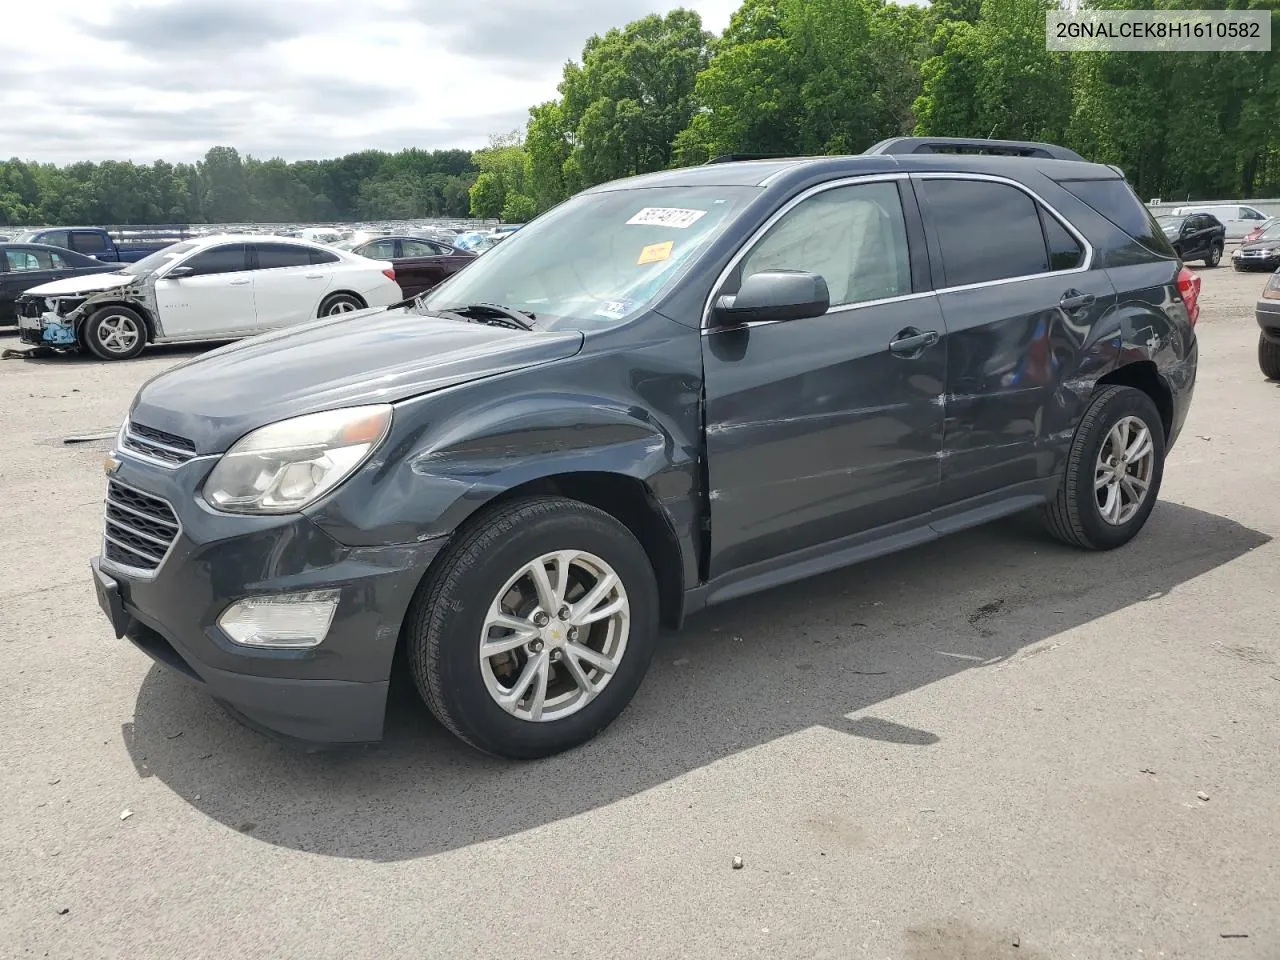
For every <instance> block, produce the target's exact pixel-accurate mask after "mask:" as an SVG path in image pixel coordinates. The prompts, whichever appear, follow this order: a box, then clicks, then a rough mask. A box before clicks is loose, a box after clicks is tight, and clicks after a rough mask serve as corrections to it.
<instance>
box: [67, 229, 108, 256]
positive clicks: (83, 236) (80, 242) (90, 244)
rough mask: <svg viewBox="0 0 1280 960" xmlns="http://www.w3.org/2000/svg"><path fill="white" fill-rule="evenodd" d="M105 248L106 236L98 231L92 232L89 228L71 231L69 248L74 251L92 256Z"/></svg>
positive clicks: (106, 246)
mask: <svg viewBox="0 0 1280 960" xmlns="http://www.w3.org/2000/svg"><path fill="white" fill-rule="evenodd" d="M107 248H108V245H107V238H106V237H104V236H103V235H102V234H100V233H93V232H91V231H89V230H73V231H71V249H72V250H74V251H75V252H76V253H83V254H85V255H87V256H93V255H94V254H95V253H102V251H104V250H106V249H107Z"/></svg>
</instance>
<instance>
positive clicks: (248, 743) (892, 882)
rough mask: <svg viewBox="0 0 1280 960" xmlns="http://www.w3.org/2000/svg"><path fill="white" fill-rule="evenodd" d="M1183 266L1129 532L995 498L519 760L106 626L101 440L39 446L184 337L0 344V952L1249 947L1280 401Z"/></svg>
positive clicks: (1273, 641) (1250, 283) (98, 415)
mask: <svg viewBox="0 0 1280 960" xmlns="http://www.w3.org/2000/svg"><path fill="white" fill-rule="evenodd" d="M1201 276H1202V277H1203V279H1204V292H1203V314H1202V319H1201V321H1200V325H1199V331H1200V343H1201V363H1200V377H1199V385H1198V388H1197V393H1196V397H1195V401H1194V403H1193V407H1192V412H1191V416H1190V419H1189V421H1188V424H1187V427H1186V430H1185V432H1184V434H1183V436H1182V439H1181V440H1180V442H1179V444H1178V446H1177V447H1176V448H1175V450H1174V451H1173V453H1172V455H1171V457H1170V459H1169V463H1168V466H1167V469H1166V474H1165V481H1164V488H1163V491H1162V496H1161V500H1162V502H1161V503H1160V504H1159V505H1158V506H1157V508H1156V510H1155V512H1154V513H1153V515H1152V518H1151V521H1150V523H1149V524H1148V526H1147V528H1146V530H1145V531H1144V532H1143V533H1142V534H1141V535H1140V537H1139V538H1138V539H1137V540H1135V541H1134V542H1133V543H1132V544H1130V545H1129V546H1128V547H1126V548H1124V549H1121V550H1119V551H1116V552H1113V553H1109V554H1086V553H1081V552H1078V551H1075V550H1071V549H1068V548H1066V547H1062V546H1058V545H1057V544H1055V543H1054V542H1051V541H1050V540H1048V539H1046V538H1045V537H1044V536H1043V535H1042V534H1040V533H1039V532H1038V531H1037V530H1036V528H1035V527H1034V526H1032V525H1029V524H1028V523H1026V522H1025V521H1023V520H1021V519H1018V518H1015V519H1013V520H1010V521H1007V522H1003V523H1000V524H997V525H994V526H991V527H988V528H985V529H981V530H975V531H972V532H969V533H965V534H961V535H958V536H955V537H953V538H950V539H948V540H945V541H943V542H941V543H937V544H932V545H929V546H926V547H923V548H919V549H916V550H912V551H910V552H908V553H905V554H900V555H898V556H895V557H892V558H889V559H886V560H882V561H878V562H876V563H873V564H869V565H864V566H861V567H855V568H852V569H849V570H846V571H843V572H839V573H835V574H831V575H828V576H825V577H822V578H820V579H817V580H814V581H810V582H807V583H803V584H800V585H796V586H792V587H788V588H783V589H780V590H777V591H774V592H771V593H768V594H765V595H761V596H756V597H753V598H750V599H748V600H745V601H742V602H738V603H735V604H732V605H730V606H729V607H727V608H723V609H719V610H715V611H712V612H710V613H708V614H705V615H703V616H700V617H698V618H696V619H694V620H693V621H692V622H691V623H690V624H689V625H688V627H687V628H686V629H685V630H684V631H683V632H682V633H680V634H678V635H670V636H667V637H666V638H665V639H664V643H663V647H662V649H661V651H660V654H659V656H658V658H657V660H656V661H655V663H654V668H653V670H652V673H651V674H650V676H649V678H648V680H647V681H646V682H645V685H644V686H643V687H642V688H641V691H640V694H639V695H638V697H637V699H636V701H635V703H634V704H633V705H632V706H631V708H630V709H629V710H628V711H627V712H626V713H625V714H624V715H623V717H622V719H621V720H620V721H619V722H618V723H616V724H615V725H614V726H613V727H611V728H610V729H609V730H608V731H606V732H605V734H604V735H603V736H602V737H600V738H599V739H597V740H596V741H595V742H594V743H592V744H590V745H588V746H587V747H585V748H583V749H580V750H577V751H576V752H573V753H571V754H568V755H564V756H561V757H558V758H555V759H552V760H549V761H544V762H540V763H535V764H524V765H517V764H508V763H503V762H499V761H496V760H491V759H487V758H484V757H481V756H479V755H477V754H474V753H472V752H471V751H470V750H469V749H468V748H466V747H465V746H463V745H461V744H459V743H457V742H455V741H454V740H453V739H452V738H451V737H450V736H449V735H448V734H447V733H445V732H444V731H443V730H442V729H440V728H439V727H438V726H436V725H435V724H434V722H432V721H430V720H428V719H427V718H426V715H425V710H424V709H422V708H420V707H419V706H418V705H417V704H416V703H415V701H414V700H413V699H412V696H402V697H400V698H398V699H397V701H396V703H395V704H393V707H392V710H391V716H390V719H389V723H388V739H387V741H386V742H385V743H384V744H382V745H379V746H377V747H372V748H366V749H359V750H355V751H348V752H343V753H338V754H310V755H308V754H300V753H297V752H293V751H290V750H289V749H287V748H284V747H280V746H277V745H275V744H274V743H272V742H270V741H268V740H265V739H264V738H262V737H261V736H259V735H258V734H256V733H253V732H250V731H249V730H247V729H244V728H243V727H241V726H240V725H239V724H238V723H236V722H235V721H234V720H232V719H231V718H230V717H229V716H228V715H226V714H225V713H224V712H223V711H222V710H221V709H220V708H219V707H217V706H216V705H215V704H213V703H212V702H211V701H209V700H208V699H207V698H206V697H205V696H204V695H203V694H202V693H201V692H200V691H198V690H195V689H193V688H191V687H189V686H188V685H187V684H186V683H185V682H184V681H182V680H181V679H179V678H178V677H175V676H173V675H171V674H169V673H167V672H164V671H162V670H161V669H160V668H159V667H156V666H154V665H153V664H152V663H151V661H150V660H148V659H147V658H146V657H145V656H144V655H143V654H141V653H140V652H138V651H136V650H134V649H133V648H132V647H131V646H130V645H129V644H128V643H127V642H126V641H121V640H116V639H115V638H114V637H113V636H112V635H111V633H110V630H109V628H108V626H107V623H106V621H105V619H104V618H103V617H102V616H101V614H100V613H99V611H98V609H97V606H96V603H95V600H94V595H93V589H92V585H91V581H90V577H89V569H88V558H89V557H90V556H91V555H92V554H94V553H96V552H97V548H98V544H99V538H100V535H101V518H102V503H101V501H102V495H103V490H104V479H103V476H102V470H101V461H102V457H103V454H104V452H105V451H106V449H107V447H108V444H107V443H105V442H98V443H87V444H83V445H65V444H64V443H63V442H62V440H63V438H65V437H68V436H71V435H74V434H92V433H101V432H105V431H111V430H113V429H114V428H115V427H116V426H118V424H119V422H120V420H121V418H122V415H123V413H124V411H125V410H126V408H127V405H128V403H129V400H130V398H131V397H132V395H133V393H134V391H135V390H136V389H137V387H138V386H139V385H140V384H141V383H142V382H143V381H144V380H145V379H147V378H148V377H150V376H152V375H154V374H155V373H157V372H159V371H161V370H163V369H165V368H166V367H168V366H171V365H173V364H174V363H177V362H179V361H181V360H184V359H186V358H188V357H190V356H192V355H193V354H194V352H195V351H192V350H189V349H186V350H180V351H175V350H153V351H150V352H149V353H148V354H146V355H144V358H143V359H140V360H137V361H134V362H130V363H123V364H103V363H98V362H94V361H91V360H86V359H75V358H59V359H50V360H40V361H31V360H6V361H0V411H3V412H2V413H0V418H2V421H3V424H4V429H3V435H4V437H5V440H6V443H5V455H4V456H3V457H2V458H0V491H3V493H4V496H3V505H2V506H0V521H2V522H0V554H2V555H3V556H4V557H5V558H6V561H7V562H6V563H5V564H4V575H3V577H0V650H2V651H3V654H4V662H5V666H6V677H5V682H4V693H3V695H0V725H2V726H3V729H4V730H5V733H6V735H5V737H4V738H3V740H0V797H3V803H4V815H3V817H0V898H2V899H0V944H3V946H0V955H3V956H5V957H27V956H35V957H56V958H63V957H65V958H76V960H85V958H95V957H122V958H144V957H145V958H151V957H156V958H169V957H183V958H184V960H186V958H196V957H217V958H221V960H226V958H236V957H306V958H329V957H333V958H342V960H350V958H353V957H372V956H394V957H409V956H413V957H429V958H439V957H466V958H469V960H473V958H488V957H494V958H498V957H501V958H526V957H538V956H555V957H583V958H592V960H596V958H605V957H628V958H630V957H637V956H642V957H646V958H667V957H688V958H698V960H704V958H719V957H755V956H760V957H770V958H827V957H830V958H842V960H843V958H863V957H866V958H885V960H979V958H980V960H991V958H1013V957H1017V958H1023V960H1067V958H1080V960H1100V958H1110V957H1130V958H1134V957H1143V958H1157V957H1165V958H1175V957H1186V958H1196V960H1205V958H1217V957H1229V958H1277V957H1280V763H1278V762H1277V761H1280V735H1278V733H1277V725H1278V723H1280V642H1278V641H1277V631H1276V626H1275V625H1276V622H1277V620H1278V619H1280V592H1278V591H1277V589H1276V570H1277V569H1280V546H1277V544H1276V543H1275V542H1274V540H1273V538H1275V537H1277V536H1280V499H1278V498H1277V490H1280V468H1278V466H1277V462H1278V461H1277V456H1276V453H1277V435H1278V432H1277V422H1278V417H1280V387H1278V386H1277V385H1276V384H1273V383H1267V382H1266V381H1264V380H1263V379H1262V377H1261V375H1260V373H1259V372H1258V369H1257V365H1256V358H1255V349H1256V346H1255V345H1256V338H1257V331H1256V327H1255V326H1254V321H1253V315H1252V309H1253V302H1254V299H1255V297H1256V296H1257V295H1258V293H1259V292H1260V290H1261V289H1262V286H1263V284H1264V283H1265V279H1266V278H1265V276H1264V275H1261V274H1237V273H1235V272H1234V271H1232V270H1231V269H1229V268H1219V269H1217V270H1201ZM17 345H18V344H17V342H16V338H14V337H12V336H11V335H9V334H0V348H3V347H6V346H14V347H16V346H17ZM1205 798H1207V799H1205ZM125 811H131V815H130V816H128V817H125V816H124V813H125ZM735 856H741V857H742V858H743V860H744V862H745V866H744V868H743V869H741V870H734V869H732V861H733V858H734V857H735Z"/></svg>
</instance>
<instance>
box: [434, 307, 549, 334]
mask: <svg viewBox="0 0 1280 960" xmlns="http://www.w3.org/2000/svg"><path fill="white" fill-rule="evenodd" d="M432 312H433V313H435V314H437V315H438V316H442V317H450V318H452V319H456V320H467V321H469V322H472V323H492V324H495V325H497V326H499V327H510V328H512V329H513V330H532V329H533V326H532V325H531V324H530V323H529V321H530V320H536V319H538V318H537V317H536V316H535V315H534V314H532V313H526V312H524V311H522V310H513V309H511V308H510V307H504V306H503V305H502V304H500V303H469V304H467V305H466V306H465V307H454V308H453V309H452V310H433V311H432Z"/></svg>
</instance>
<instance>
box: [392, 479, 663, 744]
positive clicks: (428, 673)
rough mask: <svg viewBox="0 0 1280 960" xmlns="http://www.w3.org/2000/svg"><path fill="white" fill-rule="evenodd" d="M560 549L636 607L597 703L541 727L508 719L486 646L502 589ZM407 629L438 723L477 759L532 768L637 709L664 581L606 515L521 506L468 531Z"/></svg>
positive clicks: (534, 501)
mask: <svg viewBox="0 0 1280 960" xmlns="http://www.w3.org/2000/svg"><path fill="white" fill-rule="evenodd" d="M560 550H580V551H586V552H588V553H590V554H593V555H594V556H596V557H598V558H599V559H600V560H602V561H604V562H605V563H607V564H608V565H609V566H611V567H612V568H613V570H614V571H615V572H616V573H617V575H618V578H619V579H620V580H621V583H622V585H623V588H624V589H625V590H626V593H627V599H628V601H629V604H630V623H629V633H628V636H627V641H626V648H625V651H624V652H623V653H622V655H621V659H620V661H619V663H618V667H617V670H616V671H615V672H614V673H613V674H612V676H611V677H610V679H609V680H608V682H607V684H605V685H603V687H602V689H601V690H600V692H599V693H598V694H597V695H596V696H595V699H593V700H590V701H589V702H588V703H586V705H585V706H582V707H581V708H580V709H579V710H578V711H577V712H576V713H572V714H570V715H568V716H565V717H563V718H561V719H558V720H550V721H545V722H534V721H532V720H528V719H522V718H520V717H516V716H514V715H513V714H511V713H508V712H507V711H506V710H504V709H503V708H502V707H500V706H499V705H498V703H497V702H496V700H495V699H494V697H493V696H492V695H491V694H490V692H489V689H488V688H487V687H486V682H485V678H484V676H483V674H482V669H481V665H480V657H479V656H478V653H479V643H480V640H481V636H482V634H483V632H484V629H485V621H486V616H487V614H488V610H489V605H490V603H491V602H492V601H493V599H494V598H495V597H496V596H497V595H498V593H499V591H500V590H502V588H503V585H504V584H506V583H507V581H508V580H509V579H510V578H511V577H513V576H515V575H516V574H517V573H518V572H519V571H520V569H521V568H522V567H523V566H524V565H526V564H528V563H530V562H531V561H533V560H535V559H536V558H538V557H540V556H542V555H544V554H548V553H552V552H555V551H560ZM405 628H406V633H405V645H406V653H407V655H408V657H407V659H408V662H409V666H410V670H411V672H412V674H413V678H414V682H415V684H416V685H417V688H418V692H419V694H421V696H422V698H423V700H424V701H425V702H426V704H427V707H428V708H429V709H430V710H431V712H432V713H433V714H434V715H435V716H436V718H437V719H438V720H439V721H440V722H441V723H442V724H443V725H444V726H445V727H446V728H448V729H449V730H450V731H451V732H453V733H454V734H456V735H457V736H458V737H460V738H462V739H463V740H464V741H466V742H467V743H469V744H471V745H472V746H473V747H475V748H476V749H478V750H482V751H484V752H485V753H489V754H493V755H495V756H499V757H505V758H509V759H513V760H533V759H537V758H539V757H547V756H551V755H553V754H557V753H560V752H562V751H564V750H568V749H571V748H572V747H576V746H578V745H579V744H582V743H585V742H586V741H587V740H590V739H591V738H592V737H594V736H595V735H596V734H597V733H599V732H600V731H601V730H603V729H604V728H605V727H607V726H608V725H609V724H610V723H612V722H613V721H614V720H615V719H616V718H617V717H618V715H619V714H621V713H622V711H623V709H624V708H625V707H626V706H627V704H628V703H629V702H630V701H631V699H632V697H633V696H634V695H635V692H636V690H637V689H639V687H640V682H641V681H642V680H643V679H644V675H645V673H646V672H647V670H648V668H649V663H650V661H651V660H652V659H653V651H654V647H655V645H656V643H657V635H658V586H657V579H656V577H655V576H654V572H653V568H652V566H651V565H650V563H649V558H648V555H647V554H646V553H645V551H644V548H643V547H642V546H641V545H640V543H639V541H637V540H636V538H635V536H634V535H633V534H632V533H631V531H630V530H628V529H627V528H626V527H624V526H623V525H622V524H621V523H619V522H618V521H617V520H615V519H614V518H613V517H612V516H610V515H609V514H607V513H605V512H604V511H602V510H598V509H596V508H595V507H591V506H588V505H586V504H584V503H580V502H578V501H575V500H567V499H562V498H558V497H535V498H529V499H523V500H517V501H513V502H511V503H509V504H506V505H503V506H501V507H498V508H495V509H494V510H492V511H490V512H487V513H485V514H484V515H483V516H481V517H479V518H478V519H477V520H476V522H474V523H469V524H468V525H466V526H465V527H464V528H463V529H462V530H461V531H460V532H459V534H458V535H457V536H456V537H455V538H454V540H453V542H452V543H450V544H449V546H448V547H446V549H445V552H444V554H443V555H442V556H441V557H439V558H438V560H437V562H436V564H435V565H434V566H433V569H432V571H431V573H430V574H429V575H428V577H427V578H426V579H425V580H424V581H423V583H422V585H421V586H420V587H419V588H418V592H417V595H416V596H415V597H414V601H413V604H412V605H411V607H410V609H409V613H408V616H407V617H406V620H405ZM526 663H527V660H526ZM558 669H562V668H558Z"/></svg>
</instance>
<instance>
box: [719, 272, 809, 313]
mask: <svg viewBox="0 0 1280 960" xmlns="http://www.w3.org/2000/svg"><path fill="white" fill-rule="evenodd" d="M830 308H831V293H830V291H829V290H828V289H827V281H826V280H824V279H823V278H822V277H821V276H819V275H818V274H816V273H804V272H803V271H800V270H765V271H763V272H762V273H753V274H752V275H751V276H749V277H747V278H746V279H745V280H743V281H742V287H741V289H739V290H738V293H737V295H736V296H723V297H720V299H719V300H717V301H716V305H715V309H714V310H713V311H712V318H713V320H714V322H715V323H716V325H717V326H725V327H728V326H736V325H737V324H740V323H752V322H759V321H762V320H772V321H782V320H805V319H808V318H809V317H820V316H822V315H823V314H824V313H826V312H827V310H829V309H830Z"/></svg>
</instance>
